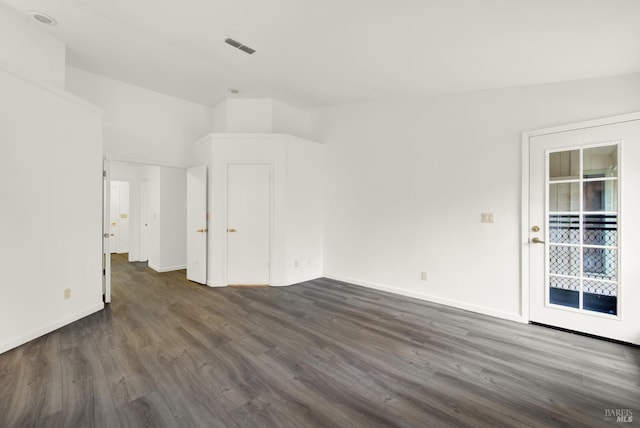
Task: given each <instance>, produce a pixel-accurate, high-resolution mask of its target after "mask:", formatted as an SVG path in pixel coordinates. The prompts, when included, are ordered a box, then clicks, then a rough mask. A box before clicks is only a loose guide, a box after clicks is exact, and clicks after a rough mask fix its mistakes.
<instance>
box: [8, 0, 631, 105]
mask: <svg viewBox="0 0 640 428" xmlns="http://www.w3.org/2000/svg"><path fill="white" fill-rule="evenodd" d="M2 1H3V2H4V3H6V4H7V5H9V6H11V7H13V8H14V9H16V10H18V11H19V12H21V13H25V15H26V12H27V11H28V10H33V9H35V10H40V11H42V12H45V13H48V14H50V15H52V16H53V17H54V18H56V19H57V20H58V25H57V26H55V27H51V26H44V25H42V24H39V23H37V22H35V21H33V25H40V26H41V27H42V28H44V29H46V30H47V31H49V32H50V33H52V34H54V35H55V36H56V37H58V38H60V39H61V40H63V41H64V42H65V43H66V44H67V47H68V54H67V55H68V58H67V61H68V63H69V64H70V65H72V66H76V67H78V68H82V69H85V70H88V71H92V72H95V73H99V74H103V75H106V76H110V77H112V78H115V79H119V80H123V81H126V82H129V83H133V84H136V85H139V86H142V87H146V88H149V89H153V90H156V91H159V92H163V93H167V94H170V95H173V96H177V97H180V98H184V99H188V100H192V101H195V102H198V103H202V104H209V105H215V104H217V103H218V102H220V101H221V100H222V99H224V98H226V97H228V96H229V94H228V93H227V89H228V88H232V87H233V88H235V87H237V88H241V89H242V94H241V96H244V97H251V98H255V97H272V98H277V99H280V100H282V101H285V102H288V103H290V104H293V105H296V106H298V107H301V108H306V109H311V108H316V107H321V106H326V105H334V104H344V103H350V102H360V101H369V100H375V99H387V98H395V97H413V96H419V95H425V94H432V93H442V92H460V91H469V90H482V89H490V88H498V87H506V86H519V85H528V84H537V83H547V82H555V81H564V80H575V79H582V78H591V77H600V76H608V75H616V74H625V73H633V72H639V71H640V0H180V1H170V0H134V1H132V0H109V1H105V0H2ZM225 35H228V36H231V37H233V38H234V39H236V40H238V41H240V42H243V43H246V44H247V45H249V46H251V47H252V48H254V49H256V50H257V52H256V53H255V54H254V55H247V54H245V53H244V52H241V51H239V50H237V49H234V48H232V47H231V46H228V45H226V44H224V43H223V41H222V40H223V38H224V37H225Z"/></svg>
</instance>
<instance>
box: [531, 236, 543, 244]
mask: <svg viewBox="0 0 640 428" xmlns="http://www.w3.org/2000/svg"><path fill="white" fill-rule="evenodd" d="M531 243H533V244H544V241H541V240H540V238H538V237H535V238H532V239H531Z"/></svg>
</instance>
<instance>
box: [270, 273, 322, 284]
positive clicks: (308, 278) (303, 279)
mask: <svg viewBox="0 0 640 428" xmlns="http://www.w3.org/2000/svg"><path fill="white" fill-rule="evenodd" d="M320 278H322V275H321V276H310V277H306V278H298V279H296V280H293V281H277V282H271V283H270V284H269V285H270V286H272V287H289V286H291V285H297V284H302V283H303V282H307V281H313V280H315V279H320ZM325 278H328V277H325Z"/></svg>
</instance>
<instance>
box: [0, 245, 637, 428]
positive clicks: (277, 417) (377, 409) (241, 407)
mask: <svg viewBox="0 0 640 428" xmlns="http://www.w3.org/2000/svg"><path fill="white" fill-rule="evenodd" d="M639 367H640V349H638V348H632V347H629V346H624V345H619V344H614V343H609V342H604V341H600V340H595V339H590V338H586V337H581V336H577V335H572V334H568V333H564V332H559V331H555V330H550V329H546V328H543V327H537V326H527V325H521V324H517V323H512V322H507V321H501V320H497V319H493V318H490V317H486V316H482V315H478V314H473V313H469V312H464V311H460V310H456V309H451V308H448V307H443V306H438V305H435V304H429V303H425V302H421V301H418V300H413V299H410V298H404V297H399V296H395V295H391V294H386V293H382V292H377V291H372V290H368V289H364V288H360V287H357V286H353V285H348V284H344V283H339V282H336V281H331V280H317V281H311V282H307V283H303V284H300V285H296V286H292V287H283V288H275V287H273V288H221V289H212V288H208V287H203V286H199V285H195V284H192V283H189V282H187V281H186V280H185V279H184V271H179V272H172V273H164V274H158V273H155V272H153V271H151V270H149V269H148V268H146V265H145V264H142V263H133V264H129V263H126V261H125V259H124V258H123V257H122V256H116V257H115V258H114V274H113V303H111V305H110V306H109V307H108V308H107V309H105V310H104V311H103V312H101V313H98V314H95V315H92V316H89V317H87V318H85V319H83V320H80V321H78V322H76V323H74V324H72V325H69V326H67V327H64V328H62V329H60V330H58V331H56V332H53V333H51V334H49V335H46V336H44V337H42V338H40V339H37V340H35V341H33V342H30V343H28V344H26V345H24V346H21V347H19V348H17V349H14V350H12V351H9V352H7V353H5V354H3V355H0V377H1V381H0V426H1V427H20V428H22V427H31V426H36V427H59V426H65V427H89V426H96V427H120V426H122V427H146V426H148V427H163V426H169V427H181V428H182V427H226V426H229V427H236V426H247V427H262V426H267V427H314V426H325V427H378V426H380V427H393V426H416V427H430V426H434V427H446V426H469V427H502V426H506V427H508V426H513V427H523V426H531V427H536V426H550V427H556V426H564V427H578V426H589V427H597V426H620V425H619V424H616V422H615V418H614V419H613V420H612V419H611V418H609V419H606V418H605V409H632V411H633V412H634V413H635V414H634V415H633V416H635V418H636V420H637V419H638V418H640V383H639V382H640V376H639V374H640V370H639ZM635 423H637V422H635Z"/></svg>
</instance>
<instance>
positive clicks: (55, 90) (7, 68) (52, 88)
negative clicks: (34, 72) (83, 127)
mask: <svg viewBox="0 0 640 428" xmlns="http://www.w3.org/2000/svg"><path fill="white" fill-rule="evenodd" d="M0 70H2V71H4V72H5V73H7V74H10V75H12V76H13V77H16V78H18V79H20V80H23V81H24V82H27V83H29V84H31V85H34V86H37V87H39V88H41V89H44V90H46V91H48V92H51V93H52V94H54V95H58V96H60V97H62V98H65V99H67V100H68V101H71V102H73V103H75V104H78V105H79V106H81V107H84V108H86V109H88V110H91V111H93V112H94V113H97V114H99V115H101V116H103V115H104V112H103V110H102V109H101V108H100V107H97V106H95V105H93V104H91V103H90V102H88V101H87V100H85V99H82V98H80V97H78V96H76V95H74V94H72V93H71V92H67V91H65V90H64V89H63V88H60V87H58V86H56V85H54V84H52V83H48V82H45V81H43V80H40V79H38V78H36V77H33V76H29V75H27V74H25V73H24V72H22V71H20V70H18V69H16V68H15V67H13V66H11V65H9V64H7V63H6V62H4V61H0Z"/></svg>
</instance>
